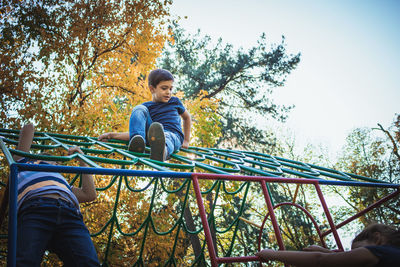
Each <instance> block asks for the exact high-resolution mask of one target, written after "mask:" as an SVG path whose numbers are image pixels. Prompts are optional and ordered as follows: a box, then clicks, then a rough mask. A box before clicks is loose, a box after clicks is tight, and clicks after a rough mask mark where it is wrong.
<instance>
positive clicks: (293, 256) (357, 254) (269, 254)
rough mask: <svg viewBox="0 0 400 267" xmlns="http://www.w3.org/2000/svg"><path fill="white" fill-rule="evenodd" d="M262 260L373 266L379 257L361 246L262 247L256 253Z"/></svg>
mask: <svg viewBox="0 0 400 267" xmlns="http://www.w3.org/2000/svg"><path fill="white" fill-rule="evenodd" d="M256 255H257V256H259V257H260V258H262V259H264V260H277V261H281V262H284V263H285V264H290V265H295V266H310V267H313V266H326V267H329V266H333V267H335V266H341V267H347V266H348V267H358V266H360V267H361V266H365V267H368V266H375V264H377V263H378V261H379V259H378V258H377V257H376V256H375V255H374V254H372V253H371V252H370V251H369V250H368V249H366V248H364V247H361V248H357V249H353V250H351V251H347V252H337V253H323V252H306V251H287V250H272V249H264V250H262V251H260V252H258V253H257V254H256Z"/></svg>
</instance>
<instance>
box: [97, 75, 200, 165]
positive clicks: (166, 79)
mask: <svg viewBox="0 0 400 267" xmlns="http://www.w3.org/2000/svg"><path fill="white" fill-rule="evenodd" d="M173 83H174V77H173V76H172V74H171V73H170V72H169V71H167V70H163V69H156V70H152V71H151V72H150V74H149V77H148V85H149V89H150V92H151V94H152V101H148V102H144V103H143V104H141V105H138V106H136V107H135V108H134V109H133V111H132V114H131V117H130V120H129V132H122V133H118V132H109V133H104V134H102V135H100V136H99V138H98V140H99V141H107V140H109V139H118V140H126V141H128V140H129V145H128V149H129V150H130V151H133V152H139V153H143V152H144V150H145V144H148V145H150V149H151V150H150V158H151V159H154V160H158V161H164V160H166V159H168V158H169V156H170V155H171V154H172V153H173V152H174V151H177V150H179V149H180V148H181V147H183V148H188V146H189V140H190V128H191V124H192V120H191V117H190V114H189V112H188V111H187V110H186V109H185V107H184V106H183V105H182V103H181V101H180V100H179V98H177V97H174V96H172V89H173ZM181 118H182V120H183V131H182V127H181Z"/></svg>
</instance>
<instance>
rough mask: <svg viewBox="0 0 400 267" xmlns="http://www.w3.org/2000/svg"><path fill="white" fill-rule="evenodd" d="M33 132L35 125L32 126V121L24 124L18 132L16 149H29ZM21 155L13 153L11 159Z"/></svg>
mask: <svg viewBox="0 0 400 267" xmlns="http://www.w3.org/2000/svg"><path fill="white" fill-rule="evenodd" d="M34 133H35V126H33V124H32V123H28V124H25V125H24V126H23V127H22V129H21V131H20V132H19V140H18V145H17V150H20V151H23V152H29V150H30V149H31V145H32V141H33V135H34ZM21 158H22V157H21V156H18V155H14V156H13V159H14V160H15V161H17V160H19V159H21Z"/></svg>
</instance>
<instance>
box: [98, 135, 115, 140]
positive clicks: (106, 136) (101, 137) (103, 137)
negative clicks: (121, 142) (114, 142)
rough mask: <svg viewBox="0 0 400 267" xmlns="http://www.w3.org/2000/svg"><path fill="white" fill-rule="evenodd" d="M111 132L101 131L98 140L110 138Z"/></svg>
mask: <svg viewBox="0 0 400 267" xmlns="http://www.w3.org/2000/svg"><path fill="white" fill-rule="evenodd" d="M111 134H112V133H103V134H101V135H100V136H99V137H98V138H97V140H99V141H108V140H110V139H112V137H111Z"/></svg>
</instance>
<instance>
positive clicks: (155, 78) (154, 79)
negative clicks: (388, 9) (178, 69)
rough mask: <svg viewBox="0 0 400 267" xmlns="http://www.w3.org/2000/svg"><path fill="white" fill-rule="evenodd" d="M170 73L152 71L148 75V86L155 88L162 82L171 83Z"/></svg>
mask: <svg viewBox="0 0 400 267" xmlns="http://www.w3.org/2000/svg"><path fill="white" fill-rule="evenodd" d="M173 80H174V76H172V74H171V72H169V71H167V70H163V69H156V70H152V71H150V73H149V86H153V87H156V86H157V85H158V84H159V83H160V82H162V81H173Z"/></svg>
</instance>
